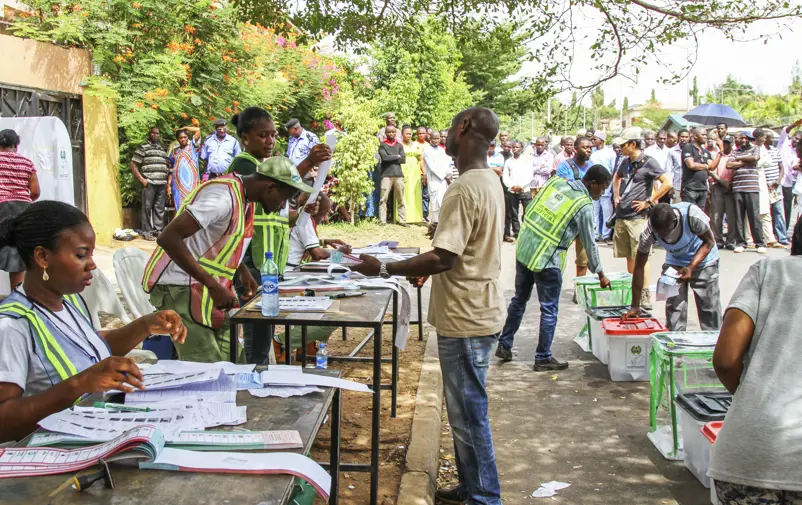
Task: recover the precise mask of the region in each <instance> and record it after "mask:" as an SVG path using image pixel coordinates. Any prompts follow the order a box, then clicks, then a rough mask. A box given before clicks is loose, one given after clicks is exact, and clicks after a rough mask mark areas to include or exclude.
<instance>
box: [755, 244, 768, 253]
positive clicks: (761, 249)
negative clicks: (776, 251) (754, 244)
mask: <svg viewBox="0 0 802 505" xmlns="http://www.w3.org/2000/svg"><path fill="white" fill-rule="evenodd" d="M757 253H758V254H766V248H765V247H762V246H761V247H758V248H757Z"/></svg>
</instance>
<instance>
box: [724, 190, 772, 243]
mask: <svg viewBox="0 0 802 505" xmlns="http://www.w3.org/2000/svg"><path fill="white" fill-rule="evenodd" d="M732 197H733V200H734V201H735V240H736V242H737V244H736V245H739V246H741V247H746V229H745V226H744V220H745V219H749V230H750V231H751V232H752V238H753V239H754V240H755V247H766V242H765V241H764V240H763V225H762V223H761V222H760V203H759V202H758V199H759V197H760V194H759V193H733V194H732Z"/></svg>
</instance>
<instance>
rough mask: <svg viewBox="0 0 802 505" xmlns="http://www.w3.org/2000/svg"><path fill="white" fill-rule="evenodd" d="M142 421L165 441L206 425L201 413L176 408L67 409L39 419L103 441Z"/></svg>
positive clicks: (49, 427)
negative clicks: (136, 410) (100, 410)
mask: <svg viewBox="0 0 802 505" xmlns="http://www.w3.org/2000/svg"><path fill="white" fill-rule="evenodd" d="M144 424H147V425H151V426H155V427H157V428H159V430H161V432H162V433H163V434H164V436H165V438H167V439H168V440H172V439H174V438H175V437H176V436H177V435H178V434H179V433H181V432H182V431H187V430H202V429H204V428H205V426H204V421H203V417H202V416H201V414H200V412H198V411H191V410H178V409H171V410H162V411H158V412H105V413H96V414H95V413H92V414H88V413H80V412H75V411H73V410H69V409H68V410H62V411H61V412H56V413H55V414H51V415H49V416H47V417H45V418H44V419H42V420H41V421H39V426H41V427H42V428H44V429H46V430H48V431H55V432H58V433H66V434H69V435H77V436H79V437H85V438H91V439H93V440H104V441H105V440H111V439H113V438H115V437H118V436H120V435H122V434H123V433H124V432H126V431H128V430H132V429H134V428H136V427H137V426H141V425H144Z"/></svg>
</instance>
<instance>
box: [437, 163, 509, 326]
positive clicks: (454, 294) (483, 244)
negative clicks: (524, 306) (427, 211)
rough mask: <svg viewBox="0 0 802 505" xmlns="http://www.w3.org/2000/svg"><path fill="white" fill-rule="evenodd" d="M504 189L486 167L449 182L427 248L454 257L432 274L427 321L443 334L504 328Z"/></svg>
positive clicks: (468, 172) (496, 177)
mask: <svg viewBox="0 0 802 505" xmlns="http://www.w3.org/2000/svg"><path fill="white" fill-rule="evenodd" d="M503 233H504V192H503V189H502V187H501V184H500V183H499V179H498V176H497V175H496V174H495V173H494V172H493V171H492V170H489V169H482V168H477V169H473V170H469V171H466V172H465V173H463V174H462V175H461V176H460V178H459V179H458V180H457V181H456V182H455V183H453V184H452V185H451V186H449V188H448V191H447V192H446V194H445V198H444V199H443V206H442V208H441V210H440V219H439V223H438V225H437V232H436V233H435V235H434V240H433V241H432V246H433V247H435V248H439V249H445V250H446V251H450V252H452V253H454V254H456V255H457V263H456V265H454V268H453V269H451V270H449V271H448V272H443V273H441V274H438V275H435V276H434V277H433V278H432V292H431V297H430V301H429V323H430V324H431V325H432V326H434V327H435V328H436V329H437V333H438V334H440V335H443V336H445V337H481V336H487V335H493V334H496V333H499V332H500V331H501V329H502V328H503V327H504V295H503V292H502V290H501V283H500V282H499V277H500V275H501V243H502V238H503Z"/></svg>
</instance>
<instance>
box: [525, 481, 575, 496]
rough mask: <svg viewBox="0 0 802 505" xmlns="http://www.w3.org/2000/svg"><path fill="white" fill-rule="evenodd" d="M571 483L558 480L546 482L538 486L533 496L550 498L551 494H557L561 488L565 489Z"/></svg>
mask: <svg viewBox="0 0 802 505" xmlns="http://www.w3.org/2000/svg"><path fill="white" fill-rule="evenodd" d="M570 485H571V484H569V483H567V482H558V481H556V480H553V481H551V482H544V483H543V484H541V485H540V487H539V488H537V489H536V490H535V491H534V492H533V493H532V496H533V497H534V498H548V497H550V496H554V495H556V494H557V491H559V490H560V489H565V488H567V487H568V486H570Z"/></svg>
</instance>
